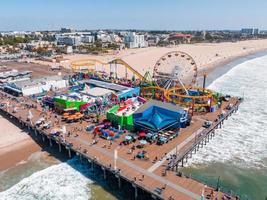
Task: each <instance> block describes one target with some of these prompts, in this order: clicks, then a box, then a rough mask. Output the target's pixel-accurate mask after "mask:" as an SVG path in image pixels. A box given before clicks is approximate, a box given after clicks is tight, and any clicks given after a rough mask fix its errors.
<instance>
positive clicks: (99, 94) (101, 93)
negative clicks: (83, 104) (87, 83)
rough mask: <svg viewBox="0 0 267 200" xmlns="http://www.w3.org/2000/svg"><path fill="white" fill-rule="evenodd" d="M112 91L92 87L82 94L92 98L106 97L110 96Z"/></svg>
mask: <svg viewBox="0 0 267 200" xmlns="http://www.w3.org/2000/svg"><path fill="white" fill-rule="evenodd" d="M112 92H113V91H112V90H108V89H105V88H100V87H94V88H91V89H90V90H87V91H86V92H85V91H84V93H86V94H88V95H90V96H92V97H102V96H106V95H110V94H112Z"/></svg>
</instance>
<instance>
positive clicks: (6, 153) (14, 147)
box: [0, 48, 267, 171]
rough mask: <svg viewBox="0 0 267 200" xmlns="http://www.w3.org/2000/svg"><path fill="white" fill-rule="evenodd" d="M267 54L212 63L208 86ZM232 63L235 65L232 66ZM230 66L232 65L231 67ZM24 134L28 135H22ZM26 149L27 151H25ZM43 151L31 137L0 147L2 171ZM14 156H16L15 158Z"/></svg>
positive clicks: (263, 51) (242, 56)
mask: <svg viewBox="0 0 267 200" xmlns="http://www.w3.org/2000/svg"><path fill="white" fill-rule="evenodd" d="M265 52H266V54H267V48H266V49H263V50H258V51H256V52H250V53H246V54H245V55H239V56H233V57H232V58H229V59H227V60H223V61H221V62H216V63H211V66H210V67H207V68H206V69H205V71H209V73H208V74H209V75H208V78H207V85H209V84H210V83H211V82H213V81H214V80H215V79H217V78H218V77H220V76H222V75H223V74H225V73H227V72H228V71H229V70H230V69H231V68H232V67H234V66H235V65H236V64H238V63H239V62H243V61H244V60H247V59H250V58H249V57H250V56H252V57H258V54H261V53H265ZM239 60H241V61H239ZM238 61H239V62H238ZM232 63H234V64H233V65H232ZM228 65H230V67H229V66H228ZM227 66H228V67H227ZM226 68H227V69H226ZM220 69H224V70H222V71H223V72H221V71H220ZM218 71H219V72H218ZM199 78H200V80H201V79H202V77H199ZM1 120H3V116H1V117H0V122H1ZM4 120H6V121H7V122H8V123H11V124H12V122H10V121H9V120H8V119H5V118H4ZM1 124H2V123H1ZM13 126H15V125H13ZM17 128H18V127H17ZM15 131H17V130H15ZM20 131H23V130H21V129H20ZM0 132H3V131H2V130H1V128H0ZM22 134H27V133H22ZM6 148H8V150H6ZM25 149H27V151H23V150H25ZM41 149H42V148H41V147H40V145H39V144H38V143H37V142H36V141H34V139H32V138H31V137H30V136H28V138H27V139H24V141H23V140H20V141H17V142H14V143H12V144H9V145H6V146H4V147H1V146H0V160H3V159H4V160H5V158H8V162H5V163H4V162H2V163H0V171H4V170H8V169H9V168H10V167H12V166H15V165H16V164H18V163H19V162H21V161H25V160H27V159H28V158H29V157H30V156H31V154H33V153H35V152H38V151H41ZM22 152H23V153H22ZM14 155H16V156H15V157H13V156H14ZM10 156H11V157H10Z"/></svg>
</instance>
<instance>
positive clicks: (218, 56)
mask: <svg viewBox="0 0 267 200" xmlns="http://www.w3.org/2000/svg"><path fill="white" fill-rule="evenodd" d="M265 49H267V39H264V40H247V41H240V42H235V43H233V42H223V43H197V44H181V45H178V46H175V47H148V48H141V49H140V48H139V49H126V50H122V51H120V52H117V53H116V54H114V55H110V54H109V55H98V56H94V55H86V54H74V55H65V56H64V58H66V59H69V60H68V62H67V63H65V64H64V66H68V65H70V63H71V62H72V61H75V60H79V59H86V58H96V59H99V60H102V61H109V60H112V59H114V58H122V59H123V60H124V61H126V62H127V63H128V64H129V65H130V66H131V67H133V68H134V69H136V70H137V71H138V72H140V73H141V74H143V75H144V74H145V72H146V71H150V72H152V71H153V67H154V65H155V63H156V62H157V60H158V59H159V58H160V57H161V56H163V55H164V54H166V53H167V52H170V51H183V52H185V53H187V54H189V55H190V56H192V57H193V59H194V60H195V61H196V64H197V67H198V70H199V71H211V70H212V69H213V68H214V67H215V66H217V65H221V64H223V63H227V62H230V61H232V60H234V59H236V58H238V57H242V56H246V55H250V54H254V53H257V52H259V51H263V50H265Z"/></svg>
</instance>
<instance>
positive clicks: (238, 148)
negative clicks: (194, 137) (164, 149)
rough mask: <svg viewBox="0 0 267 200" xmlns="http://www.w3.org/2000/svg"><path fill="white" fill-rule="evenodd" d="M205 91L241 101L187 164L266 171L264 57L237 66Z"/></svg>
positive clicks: (266, 63) (266, 71) (266, 77)
mask: <svg viewBox="0 0 267 200" xmlns="http://www.w3.org/2000/svg"><path fill="white" fill-rule="evenodd" d="M209 88H210V89H213V90H216V91H218V92H222V93H224V94H230V95H234V96H240V97H242V96H244V97H245V100H244V102H243V103H242V104H241V106H240V109H239V110H238V112H237V113H236V114H234V115H233V116H232V117H230V118H229V119H228V120H227V121H226V122H225V124H224V126H223V128H222V129H221V130H217V134H216V137H214V138H213V139H212V140H211V141H210V142H209V143H208V144H207V146H205V147H204V148H203V149H201V150H200V151H199V152H198V153H197V154H196V155H195V156H193V158H192V159H191V160H190V161H189V165H192V164H193V165H198V164H207V163H211V162H214V163H215V162H228V163H232V164H234V165H236V166H239V167H253V168H254V167H264V168H267V163H266V158H267V56H263V57H260V58H256V59H252V60H249V61H246V62H244V63H241V64H239V65H237V66H236V67H234V68H232V69H231V70H230V71H229V72H227V73H226V74H224V75H223V76H221V77H220V78H218V79H216V80H215V81H214V82H213V83H212V84H211V85H210V86H209Z"/></svg>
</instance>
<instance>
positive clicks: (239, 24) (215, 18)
mask: <svg viewBox="0 0 267 200" xmlns="http://www.w3.org/2000/svg"><path fill="white" fill-rule="evenodd" d="M266 7H267V2H266V1H264V0H259V1H258V2H257V4H256V3H253V2H246V3H244V1H241V0H236V1H234V2H232V1H230V0H225V1H223V2H220V1H211V0H203V1H196V0H191V1H186V2H185V1H173V0H170V1H168V2H167V3H166V2H163V1H160V0H154V1H151V0H147V1H140V0H137V1H132V2H130V1H129V2H128V1H127V2H126V1H122V0H113V1H108V0H103V1H101V2H95V1H85V0H78V1H75V2H72V1H70V0H65V1H63V0H58V1H51V0H47V1H43V2H41V1H38V2H37V1H33V0H27V1H23V2H21V1H18V0H11V1H8V2H2V3H1V8H0V31H22V30H25V31H37V30H58V29H59V28H60V27H71V28H74V29H89V30H90V29H91V30H93V29H139V30H240V29H241V28H259V29H261V30H264V29H267V25H266V24H265V21H264V19H266V18H267V13H266V12H264V8H266Z"/></svg>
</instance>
